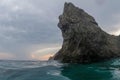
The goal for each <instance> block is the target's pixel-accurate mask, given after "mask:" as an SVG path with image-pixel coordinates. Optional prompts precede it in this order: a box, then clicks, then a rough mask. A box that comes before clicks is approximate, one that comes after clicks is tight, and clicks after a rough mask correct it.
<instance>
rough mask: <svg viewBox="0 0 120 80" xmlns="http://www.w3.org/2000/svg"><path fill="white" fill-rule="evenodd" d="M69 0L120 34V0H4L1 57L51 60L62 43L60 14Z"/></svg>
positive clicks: (0, 17) (0, 0)
mask: <svg viewBox="0 0 120 80" xmlns="http://www.w3.org/2000/svg"><path fill="white" fill-rule="evenodd" d="M65 2H72V3H73V4H75V5H76V6H78V7H80V8H82V9H84V10H85V11H86V12H88V13H89V14H90V15H92V16H93V17H94V18H95V19H96V21H97V22H98V24H99V26H100V27H101V28H102V29H103V30H104V31H106V32H108V33H110V34H113V35H119V34H120V9H119V8H120V5H119V4H120V1H119V0H0V59H8V60H47V59H48V57H49V56H52V55H54V54H55V53H56V52H57V51H58V50H59V49H60V48H61V45H62V36H61V31H60V30H59V28H58V27H57V23H58V21H59V20H58V16H59V15H60V14H62V12H63V6H64V3H65Z"/></svg>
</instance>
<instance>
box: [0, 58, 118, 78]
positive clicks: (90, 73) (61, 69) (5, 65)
mask: <svg viewBox="0 0 120 80" xmlns="http://www.w3.org/2000/svg"><path fill="white" fill-rule="evenodd" d="M0 80H120V59H116V60H111V61H107V62H101V63H94V64H84V65H82V64H62V63H58V62H56V61H13V60H1V61H0Z"/></svg>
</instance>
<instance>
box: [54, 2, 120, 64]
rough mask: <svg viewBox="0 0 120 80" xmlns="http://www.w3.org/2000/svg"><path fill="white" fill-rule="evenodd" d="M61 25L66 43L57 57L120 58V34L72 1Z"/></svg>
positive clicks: (87, 60)
mask: <svg viewBox="0 0 120 80" xmlns="http://www.w3.org/2000/svg"><path fill="white" fill-rule="evenodd" d="M58 27H59V28H60V29H61V32H62V36H63V45H62V48H61V49H60V50H59V52H58V53H56V54H55V55H54V57H53V59H54V60H59V61H61V62H64V63H92V62H99V61H103V60H108V59H111V58H116V57H120V37H118V36H113V35H110V34H108V33H106V32H104V31H103V30H102V29H101V28H100V27H99V25H98V23H97V22H96V21H95V19H94V18H93V17H92V16H90V15H89V14H87V13H86V12H85V11H84V10H82V9H79V8H78V7H75V6H74V5H73V4H72V3H65V5H64V12H63V14H62V15H60V16H59V23H58Z"/></svg>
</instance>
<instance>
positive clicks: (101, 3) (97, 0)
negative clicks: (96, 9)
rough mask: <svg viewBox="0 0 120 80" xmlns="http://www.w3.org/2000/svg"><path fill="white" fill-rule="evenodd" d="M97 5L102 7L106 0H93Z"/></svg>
mask: <svg viewBox="0 0 120 80" xmlns="http://www.w3.org/2000/svg"><path fill="white" fill-rule="evenodd" d="M95 1H96V3H97V4H98V5H103V4H104V3H105V2H106V1H107V0H95Z"/></svg>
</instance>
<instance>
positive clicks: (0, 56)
mask: <svg viewBox="0 0 120 80" xmlns="http://www.w3.org/2000/svg"><path fill="white" fill-rule="evenodd" d="M14 57H15V56H14V55H12V54H10V53H0V59H13V58H14Z"/></svg>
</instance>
